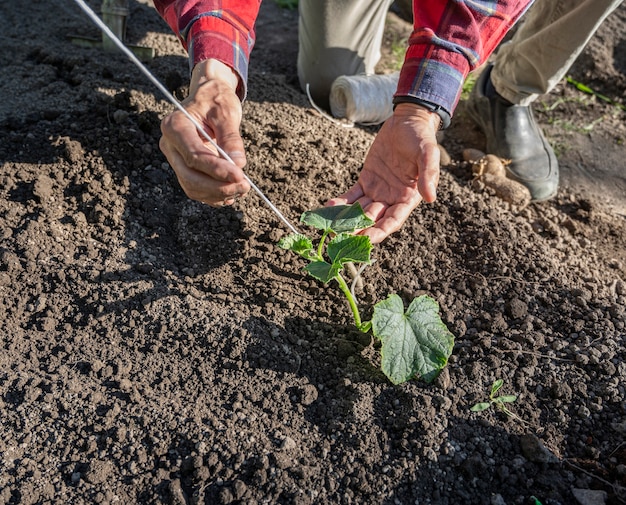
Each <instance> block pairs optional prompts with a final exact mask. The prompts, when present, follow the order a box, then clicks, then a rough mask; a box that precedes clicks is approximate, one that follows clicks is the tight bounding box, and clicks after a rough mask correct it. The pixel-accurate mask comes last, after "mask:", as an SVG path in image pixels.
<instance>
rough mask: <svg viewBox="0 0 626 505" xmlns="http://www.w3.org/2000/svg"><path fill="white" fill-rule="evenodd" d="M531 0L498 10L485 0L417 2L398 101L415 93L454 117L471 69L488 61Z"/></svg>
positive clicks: (507, 1) (508, 1)
mask: <svg viewBox="0 0 626 505" xmlns="http://www.w3.org/2000/svg"><path fill="white" fill-rule="evenodd" d="M531 3H532V0H504V1H500V2H497V4H496V6H495V9H494V8H493V2H488V1H486V0H485V1H481V0H475V1H474V2H471V3H469V2H458V1H453V0H442V1H438V2H435V1H433V2H423V1H420V0H414V2H413V10H414V29H413V33H412V34H411V37H410V38H409V48H408V50H407V53H406V57H405V61H404V65H403V66H402V70H401V72H400V80H399V83H398V89H397V92H396V95H395V97H396V98H395V100H396V102H398V101H403V100H406V99H407V98H406V97H413V98H416V99H418V100H423V101H425V102H427V103H429V104H433V105H434V106H436V107H440V108H441V109H443V111H444V112H445V113H447V114H448V116H451V115H452V114H453V112H454V109H455V108H456V105H457V103H458V100H459V97H460V94H461V90H462V88H463V83H464V81H465V78H466V77H467V75H468V73H469V72H470V71H471V70H473V69H475V68H477V67H478V66H480V65H481V64H483V63H484V62H485V61H486V60H487V58H488V57H489V55H491V53H492V52H493V51H494V50H495V48H496V47H497V46H498V44H499V43H500V41H501V40H502V38H503V37H504V36H505V35H506V33H507V32H508V31H509V30H510V29H511V27H512V26H513V25H514V24H515V22H516V21H517V20H518V19H519V18H520V16H521V15H522V14H523V13H524V12H525V11H526V9H527V8H528V7H529V6H530V4H531ZM481 7H484V8H481ZM444 116H445V114H444Z"/></svg>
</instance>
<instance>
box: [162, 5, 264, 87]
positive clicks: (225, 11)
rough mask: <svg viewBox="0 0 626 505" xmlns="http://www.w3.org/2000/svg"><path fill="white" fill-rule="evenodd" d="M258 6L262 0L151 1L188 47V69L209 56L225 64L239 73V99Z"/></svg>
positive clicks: (245, 78) (184, 45) (243, 84)
mask: <svg viewBox="0 0 626 505" xmlns="http://www.w3.org/2000/svg"><path fill="white" fill-rule="evenodd" d="M260 5H261V0H154V6H155V7H156V9H157V11H158V12H159V14H161V17H163V19H164V20H165V21H166V22H167V24H168V25H169V26H170V27H171V29H172V30H173V31H174V33H175V34H176V35H177V36H178V38H179V40H180V42H181V43H182V45H183V47H184V48H185V49H186V50H187V53H188V54H189V66H190V68H191V69H193V67H194V66H195V65H196V64H197V63H199V62H201V61H204V60H207V59H209V58H211V59H216V60H219V61H221V62H222V63H225V64H226V65H228V66H229V67H231V68H232V69H233V70H234V71H235V72H237V74H238V75H239V88H238V90H237V92H238V94H239V97H240V98H242V99H243V98H244V97H245V96H246V86H247V80H248V62H249V59H250V52H251V51H252V47H253V46H254V37H255V33H254V22H255V21H256V18H257V15H258V13H259V7H260Z"/></svg>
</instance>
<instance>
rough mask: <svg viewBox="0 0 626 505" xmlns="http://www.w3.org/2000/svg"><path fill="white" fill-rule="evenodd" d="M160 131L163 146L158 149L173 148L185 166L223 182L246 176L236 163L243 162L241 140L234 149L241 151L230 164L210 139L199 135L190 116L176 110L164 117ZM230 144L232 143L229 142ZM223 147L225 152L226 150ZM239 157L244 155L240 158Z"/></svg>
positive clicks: (236, 181)
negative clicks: (161, 132)
mask: <svg viewBox="0 0 626 505" xmlns="http://www.w3.org/2000/svg"><path fill="white" fill-rule="evenodd" d="M162 131H163V137H162V138H161V140H162V142H165V145H163V144H162V145H161V149H162V150H164V149H165V150H168V151H170V152H171V151H172V150H175V151H177V152H178V153H179V155H180V156H181V157H182V159H183V161H184V163H185V164H186V165H187V166H188V167H190V168H193V169H195V170H198V171H200V172H204V173H205V174H207V175H209V176H211V177H212V178H214V179H216V180H219V181H223V182H232V183H239V182H241V181H242V180H244V179H245V177H244V174H243V171H242V170H241V167H240V166H239V165H240V164H241V162H242V161H243V165H245V155H243V143H241V145H238V147H237V148H233V150H234V151H235V152H237V150H238V149H239V150H240V152H241V154H240V155H239V157H237V156H235V158H234V159H233V161H234V162H235V163H231V162H230V161H228V160H226V159H224V158H222V157H221V156H220V155H219V154H218V152H217V150H216V149H215V148H214V147H213V146H212V145H211V144H210V143H209V141H207V140H206V139H205V138H204V137H203V136H201V134H200V133H199V132H198V130H197V128H196V127H195V125H194V124H193V123H192V122H191V121H189V118H187V117H186V116H185V115H184V114H182V113H180V112H178V111H177V112H174V113H172V114H171V115H170V116H169V117H168V118H166V119H164V120H163V122H162ZM218 145H219V144H218ZM232 145H233V142H232V141H231V146H232ZM224 150H225V151H226V149H224ZM226 152H228V151H226ZM241 156H243V160H242V158H241Z"/></svg>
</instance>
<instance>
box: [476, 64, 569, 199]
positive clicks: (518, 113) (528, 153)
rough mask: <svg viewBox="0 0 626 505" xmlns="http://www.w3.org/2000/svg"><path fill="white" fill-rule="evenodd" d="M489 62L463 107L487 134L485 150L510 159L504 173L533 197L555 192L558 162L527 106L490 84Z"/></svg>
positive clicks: (542, 197) (547, 196)
mask: <svg viewBox="0 0 626 505" xmlns="http://www.w3.org/2000/svg"><path fill="white" fill-rule="evenodd" d="M492 68H493V65H489V66H488V67H487V68H486V69H485V70H484V71H483V72H482V74H481V75H480V76H479V77H478V79H477V80H476V84H475V85H474V89H473V90H472V93H471V95H470V98H469V100H468V101H467V104H466V108H467V111H468V113H469V115H470V117H471V118H472V119H473V120H474V121H475V122H476V124H477V125H478V126H479V127H480V128H481V129H482V131H483V133H484V134H485V137H486V138H487V152H488V153H489V154H495V155H497V156H499V157H500V158H505V159H509V160H511V163H510V164H509V165H507V167H506V170H507V177H509V178H511V179H513V180H516V181H518V182H521V183H522V184H523V185H524V186H526V187H527V188H528V189H529V191H530V194H531V196H532V199H533V200H548V199H549V198H552V197H553V196H554V195H556V192H557V189H558V185H559V165H558V162H557V159H556V156H555V154H554V151H553V149H552V147H550V144H548V141H547V140H546V138H545V137H544V136H543V133H542V132H541V129H540V128H539V126H538V125H537V123H536V122H535V117H534V116H533V112H532V109H531V108H530V107H529V106H522V105H514V104H512V103H511V102H509V101H507V100H505V99H504V98H503V97H501V96H500V95H499V94H498V93H497V92H496V90H495V88H494V87H493V84H491V79H490V75H491V70H492Z"/></svg>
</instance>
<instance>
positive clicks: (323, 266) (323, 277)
mask: <svg viewBox="0 0 626 505" xmlns="http://www.w3.org/2000/svg"><path fill="white" fill-rule="evenodd" d="M339 269H340V267H339V266H336V265H331V264H330V263H327V262H326V261H322V260H317V261H312V262H311V263H309V264H308V265H307V266H306V268H305V270H306V271H307V272H309V274H310V275H311V276H313V277H315V278H316V279H317V280H318V281H322V282H323V283H324V284H326V283H327V282H329V281H330V280H332V279H334V278H335V277H336V276H337V274H338V273H339Z"/></svg>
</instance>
